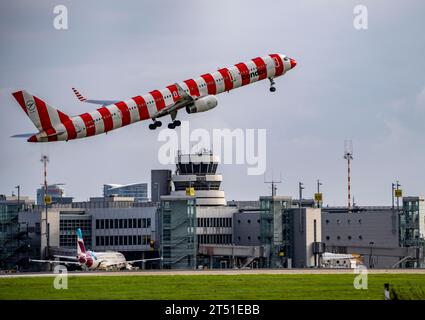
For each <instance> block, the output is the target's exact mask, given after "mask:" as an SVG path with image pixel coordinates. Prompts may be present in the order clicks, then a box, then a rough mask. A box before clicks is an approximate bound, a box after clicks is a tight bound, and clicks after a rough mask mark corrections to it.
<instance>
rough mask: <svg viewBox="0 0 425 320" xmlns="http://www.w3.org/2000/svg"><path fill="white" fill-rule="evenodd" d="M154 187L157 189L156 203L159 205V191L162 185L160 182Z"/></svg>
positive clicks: (155, 183)
mask: <svg viewBox="0 0 425 320" xmlns="http://www.w3.org/2000/svg"><path fill="white" fill-rule="evenodd" d="M153 185H154V188H155V189H156V193H157V199H156V202H157V203H159V202H160V201H159V189H160V186H161V183H160V182H154V184H153Z"/></svg>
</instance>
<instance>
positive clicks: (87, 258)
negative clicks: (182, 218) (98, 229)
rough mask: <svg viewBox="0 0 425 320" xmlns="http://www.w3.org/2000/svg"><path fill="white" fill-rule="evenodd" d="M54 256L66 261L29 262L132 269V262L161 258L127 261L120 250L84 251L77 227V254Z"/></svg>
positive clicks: (79, 230)
mask: <svg viewBox="0 0 425 320" xmlns="http://www.w3.org/2000/svg"><path fill="white" fill-rule="evenodd" d="M54 258H56V259H65V260H66V261H60V260H33V259H30V262H39V263H50V264H62V265H78V266H81V267H82V268H83V269H84V270H120V269H127V270H132V269H133V268H134V267H133V264H134V263H136V262H145V261H153V260H161V258H154V259H139V260H131V261H127V260H126V259H125V257H124V255H123V254H122V253H120V252H114V251H106V252H94V251H90V250H88V251H86V247H85V245H84V240H83V234H82V232H81V229H77V256H59V255H55V256H54Z"/></svg>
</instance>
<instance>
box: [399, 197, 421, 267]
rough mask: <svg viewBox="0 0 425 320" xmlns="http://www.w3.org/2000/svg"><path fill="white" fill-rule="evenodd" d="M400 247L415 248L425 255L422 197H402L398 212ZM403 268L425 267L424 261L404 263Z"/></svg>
mask: <svg viewBox="0 0 425 320" xmlns="http://www.w3.org/2000/svg"><path fill="white" fill-rule="evenodd" d="M399 223H400V232H399V239H400V246H401V247H407V248H408V247H417V248H418V250H419V251H420V252H421V253H422V255H424V253H425V202H424V198H423V197H404V198H403V209H402V211H401V212H400V219H399ZM403 267H418V268H424V267H425V260H424V259H421V260H419V261H413V260H412V261H406V262H404V263H403Z"/></svg>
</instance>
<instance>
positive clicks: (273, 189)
mask: <svg viewBox="0 0 425 320" xmlns="http://www.w3.org/2000/svg"><path fill="white" fill-rule="evenodd" d="M264 183H269V184H271V185H272V197H274V196H275V195H276V190H277V186H276V184H279V183H282V173H280V174H279V180H274V175H273V172H272V180H271V181H266V175H264Z"/></svg>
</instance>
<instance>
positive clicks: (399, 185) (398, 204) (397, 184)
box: [396, 180, 401, 212]
mask: <svg viewBox="0 0 425 320" xmlns="http://www.w3.org/2000/svg"><path fill="white" fill-rule="evenodd" d="M396 187H397V188H396V190H397V191H398V190H400V188H399V187H401V184H400V183H399V182H398V180H397V181H396ZM397 211H398V212H399V211H400V197H399V196H398V194H397Z"/></svg>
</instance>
